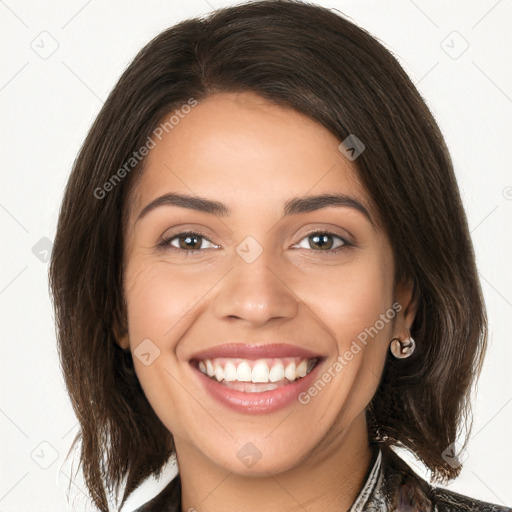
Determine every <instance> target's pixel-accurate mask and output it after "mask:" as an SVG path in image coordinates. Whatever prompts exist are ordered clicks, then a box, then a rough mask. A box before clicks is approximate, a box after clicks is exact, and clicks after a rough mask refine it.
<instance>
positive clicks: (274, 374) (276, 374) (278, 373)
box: [268, 363, 284, 382]
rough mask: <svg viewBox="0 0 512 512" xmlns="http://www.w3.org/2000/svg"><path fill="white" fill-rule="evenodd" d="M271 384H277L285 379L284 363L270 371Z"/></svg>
mask: <svg viewBox="0 0 512 512" xmlns="http://www.w3.org/2000/svg"><path fill="white" fill-rule="evenodd" d="M268 378H269V380H270V382H277V381H278V380H283V379H284V366H283V363H277V364H275V365H274V366H272V368H271V369H270V372H269V374H268Z"/></svg>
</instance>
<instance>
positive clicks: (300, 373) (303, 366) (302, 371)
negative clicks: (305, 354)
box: [295, 359, 308, 377]
mask: <svg viewBox="0 0 512 512" xmlns="http://www.w3.org/2000/svg"><path fill="white" fill-rule="evenodd" d="M307 370H308V362H307V361H306V360H305V359H304V360H303V361H301V362H300V363H299V366H297V368H296V369H295V372H296V373H297V377H304V376H305V375H306V374H307V373H308V371H307Z"/></svg>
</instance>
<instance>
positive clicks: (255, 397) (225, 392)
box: [192, 360, 322, 414]
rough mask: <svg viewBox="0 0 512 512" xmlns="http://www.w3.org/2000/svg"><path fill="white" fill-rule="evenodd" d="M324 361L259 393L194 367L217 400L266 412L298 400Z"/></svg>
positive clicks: (243, 409)
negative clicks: (298, 377)
mask: <svg viewBox="0 0 512 512" xmlns="http://www.w3.org/2000/svg"><path fill="white" fill-rule="evenodd" d="M321 363H322V361H321V360H320V361H319V362H318V363H317V365H316V366H315V367H314V368H313V369H312V370H311V371H310V372H309V373H308V374H307V375H306V376H304V377H302V378H300V379H298V380H296V381H293V382H291V383H290V384H287V385H286V386H282V387H280V388H277V389H274V390H272V391H262V392H257V393H244V392H243V391H238V390H236V389H232V388H228V387H226V386H224V385H223V384H221V383H220V382H217V381H216V380H214V379H211V378H210V377H208V376H207V375H205V374H204V373H203V372H201V371H200V370H199V369H198V368H196V367H195V366H192V368H193V369H194V370H195V372H196V373H197V374H198V377H199V379H200V381H201V383H202V385H203V386H204V388H205V389H206V391H207V392H208V393H209V394H210V396H212V397H213V398H214V399H215V400H217V401H218V402H220V403H221V404H223V405H225V406H226V407H229V408H230V409H232V410H235V411H237V412H242V413H248V414H265V413H270V412H274V411H277V410H279V409H283V408H285V407H286V406H288V405H290V404H291V403H292V402H294V401H298V399H297V397H298V395H299V394H300V393H302V392H304V391H306V390H307V389H308V388H309V387H310V386H311V382H312V381H313V379H314V377H315V375H316V374H317V373H318V368H319V367H320V365H321Z"/></svg>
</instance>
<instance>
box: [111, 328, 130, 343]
mask: <svg viewBox="0 0 512 512" xmlns="http://www.w3.org/2000/svg"><path fill="white" fill-rule="evenodd" d="M112 331H113V333H114V339H115V342H116V343H117V344H118V345H119V346H120V347H121V348H122V349H124V350H127V349H129V348H130V338H129V337H128V331H127V329H121V328H120V326H119V324H118V322H117V321H114V325H113V327H112Z"/></svg>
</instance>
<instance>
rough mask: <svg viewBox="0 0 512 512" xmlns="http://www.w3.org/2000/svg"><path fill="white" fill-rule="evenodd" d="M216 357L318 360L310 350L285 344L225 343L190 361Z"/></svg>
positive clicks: (205, 351)
mask: <svg viewBox="0 0 512 512" xmlns="http://www.w3.org/2000/svg"><path fill="white" fill-rule="evenodd" d="M217 357H226V358H231V357H233V358H237V357H238V358H241V359H263V358H272V357H303V358H308V359H312V358H320V357H322V356H321V355H319V354H316V353H314V352H312V351H311V350H308V349H305V348H302V347H298V346H297V345H290V344H286V343H267V344H258V345H256V344H244V343H227V344H223V345H216V346H214V347H210V348H207V349H205V350H201V351H200V352H197V353H195V354H194V355H193V356H192V357H191V358H190V359H191V360H192V359H198V360H205V359H215V358H217Z"/></svg>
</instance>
